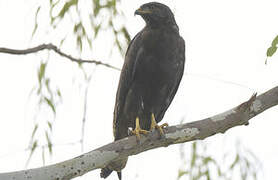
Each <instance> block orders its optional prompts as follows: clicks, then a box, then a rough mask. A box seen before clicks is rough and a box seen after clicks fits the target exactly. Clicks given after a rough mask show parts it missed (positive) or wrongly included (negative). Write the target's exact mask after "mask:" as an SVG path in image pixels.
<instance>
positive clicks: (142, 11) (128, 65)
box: [101, 2, 185, 180]
mask: <svg viewBox="0 0 278 180" xmlns="http://www.w3.org/2000/svg"><path fill="white" fill-rule="evenodd" d="M135 14H137V15H140V16H141V17H142V18H143V19H144V20H145V22H146V26H145V27H144V28H143V29H142V30H141V31H140V32H139V33H138V34H137V35H136V36H135V37H134V38H133V40H132V41H131V42H130V44H129V47H128V49H127V52H126V55H125V62H124V65H123V68H122V72H121V76H120V81H119V86H118V91H117V97H116V104H115V109H114V120H113V130H114V137H115V141H116V140H119V139H122V138H124V137H127V136H128V128H129V127H131V128H132V129H134V130H133V131H132V132H133V134H135V135H136V136H137V140H140V134H146V133H148V131H149V130H153V129H158V130H159V132H160V134H161V135H162V137H163V133H164V132H163V127H164V126H166V124H163V125H161V126H159V125H157V123H158V122H160V121H161V120H162V118H163V116H164V114H165V112H166V110H167V109H168V107H169V105H170V104H171V102H172V100H173V98H174V96H175V94H176V92H177V89H178V86H179V84H180V81H181V78H182V75H183V69H184V62H185V45H184V40H183V38H182V37H181V36H180V35H179V28H178V25H177V24H176V21H175V18H174V14H173V13H172V11H171V10H170V8H169V7H168V6H166V5H164V4H161V3H157V2H151V3H147V4H143V5H142V6H141V7H140V8H139V9H137V10H136V11H135ZM126 162H127V158H126V159H123V160H120V161H115V162H111V163H110V164H109V165H107V166H106V167H105V168H103V169H102V170H101V177H103V178H106V177H108V176H109V175H110V174H111V172H112V171H113V170H114V171H116V172H117V173H118V177H119V179H120V180H121V170H122V169H123V168H124V167H125V165H126Z"/></svg>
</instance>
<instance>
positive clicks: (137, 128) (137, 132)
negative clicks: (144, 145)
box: [131, 117, 149, 140]
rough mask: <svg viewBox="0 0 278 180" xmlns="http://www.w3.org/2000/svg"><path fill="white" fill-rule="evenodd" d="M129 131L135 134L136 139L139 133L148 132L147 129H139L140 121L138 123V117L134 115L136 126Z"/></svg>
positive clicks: (138, 137)
mask: <svg viewBox="0 0 278 180" xmlns="http://www.w3.org/2000/svg"><path fill="white" fill-rule="evenodd" d="M131 132H132V134H135V135H136V138H137V140H139V139H140V134H148V132H149V131H146V130H144V129H141V127H140V123H139V118H138V117H136V126H135V129H134V130H133V131H131Z"/></svg>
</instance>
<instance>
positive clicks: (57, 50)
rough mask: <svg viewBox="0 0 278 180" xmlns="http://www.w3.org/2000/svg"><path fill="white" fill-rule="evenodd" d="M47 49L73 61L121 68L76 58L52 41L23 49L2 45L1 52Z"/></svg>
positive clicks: (23, 52) (22, 53) (31, 51)
mask: <svg viewBox="0 0 278 180" xmlns="http://www.w3.org/2000/svg"><path fill="white" fill-rule="evenodd" d="M45 49H47V50H53V51H54V52H56V53H57V54H59V55H61V56H63V57H65V58H68V59H69V60H71V61H73V62H77V63H94V64H96V65H102V66H105V67H108V68H112V69H116V70H120V69H119V68H117V67H115V66H112V65H110V64H107V63H103V62H101V61H97V60H86V59H80V58H74V57H72V56H71V55H68V54H66V53H64V52H62V51H61V50H60V49H59V48H58V47H57V46H55V45H53V44H51V43H49V44H41V45H39V46H36V47H33V48H29V49H22V50H18V49H8V48H3V47H0V53H7V54H13V55H25V54H31V53H35V52H39V51H42V50H45Z"/></svg>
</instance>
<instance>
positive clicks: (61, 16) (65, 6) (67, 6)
mask: <svg viewBox="0 0 278 180" xmlns="http://www.w3.org/2000/svg"><path fill="white" fill-rule="evenodd" d="M77 2H78V1H77V0H71V1H69V2H66V3H65V5H64V6H63V8H62V9H61V11H60V12H59V14H58V17H60V18H63V17H64V16H65V13H66V12H67V11H68V10H69V8H70V7H71V6H73V5H76V4H77Z"/></svg>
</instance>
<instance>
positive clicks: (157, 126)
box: [150, 113, 169, 136]
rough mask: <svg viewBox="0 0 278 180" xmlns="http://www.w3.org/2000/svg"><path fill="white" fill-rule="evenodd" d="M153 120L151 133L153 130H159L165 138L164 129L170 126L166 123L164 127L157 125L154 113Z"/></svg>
mask: <svg viewBox="0 0 278 180" xmlns="http://www.w3.org/2000/svg"><path fill="white" fill-rule="evenodd" d="M151 119H152V122H151V129H150V131H152V130H153V129H158V130H159V133H160V135H161V136H163V135H164V131H163V129H164V128H165V127H167V126H169V125H168V123H164V124H162V125H160V126H159V125H158V124H157V123H156V121H155V117H154V114H153V113H152V118H151Z"/></svg>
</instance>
